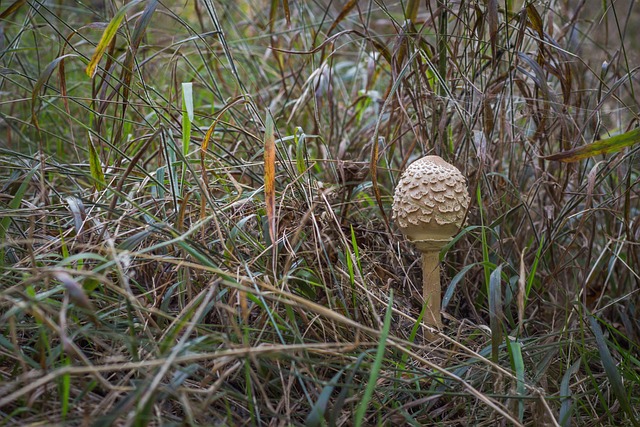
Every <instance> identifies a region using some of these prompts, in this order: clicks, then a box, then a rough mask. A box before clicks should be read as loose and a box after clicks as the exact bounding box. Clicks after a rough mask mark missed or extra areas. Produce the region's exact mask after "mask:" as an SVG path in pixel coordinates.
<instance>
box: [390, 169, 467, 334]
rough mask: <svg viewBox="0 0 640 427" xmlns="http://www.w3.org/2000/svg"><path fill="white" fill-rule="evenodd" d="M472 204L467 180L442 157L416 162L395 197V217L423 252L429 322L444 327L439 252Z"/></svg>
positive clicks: (408, 171)
mask: <svg viewBox="0 0 640 427" xmlns="http://www.w3.org/2000/svg"><path fill="white" fill-rule="evenodd" d="M468 207H469V191H468V190H467V180H466V179H465V177H464V176H463V175H462V174H461V173H460V171H459V170H458V169H457V168H456V167H455V166H453V165H450V164H449V163H447V162H445V161H444V160H443V159H442V158H440V157H438V156H426V157H423V158H421V159H418V160H416V161H415V162H413V163H412V164H411V165H410V166H409V167H408V168H407V169H406V170H405V171H404V173H403V174H402V176H401V177H400V181H399V182H398V185H397V186H396V190H395V194H394V196H393V218H394V219H395V220H396V223H397V224H398V226H399V227H400V231H402V233H403V234H404V235H405V236H406V237H407V238H408V239H409V240H410V241H411V242H413V243H414V244H415V245H416V247H417V248H418V250H420V251H421V252H422V269H423V297H424V299H425V302H426V303H427V311H426V313H425V322H426V323H428V324H430V325H432V326H435V327H438V328H439V327H441V326H442V321H441V318H440V294H441V291H440V261H439V253H440V251H441V250H442V248H443V247H444V246H445V245H446V244H447V243H449V242H450V241H451V239H452V238H453V236H455V235H456V234H457V233H458V231H459V230H460V227H461V226H462V222H463V221H464V218H465V216H466V212H467V208H468Z"/></svg>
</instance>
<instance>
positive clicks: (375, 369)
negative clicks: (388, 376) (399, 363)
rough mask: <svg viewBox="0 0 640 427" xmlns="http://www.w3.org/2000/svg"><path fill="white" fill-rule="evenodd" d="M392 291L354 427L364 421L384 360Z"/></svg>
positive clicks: (391, 311)
mask: <svg viewBox="0 0 640 427" xmlns="http://www.w3.org/2000/svg"><path fill="white" fill-rule="evenodd" d="M392 308H393V291H391V293H390V294H389V304H388V305H387V312H386V314H385V315H384V324H383V326H382V332H381V333H380V341H379V343H378V350H377V351H376V358H375V360H374V362H373V366H372V367H371V373H370V374H369V381H368V382H367V388H366V389H365V391H364V396H362V401H361V402H360V405H359V406H358V409H357V410H356V417H355V420H354V425H355V426H356V427H360V426H361V425H362V422H363V420H364V416H365V414H366V412H367V407H368V406H369V401H370V400H371V397H372V396H373V390H375V388H376V383H377V382H378V375H379V374H380V369H381V367H382V360H383V359H384V352H385V348H386V345H387V336H389V328H390V326H391V314H392V313H393V310H392Z"/></svg>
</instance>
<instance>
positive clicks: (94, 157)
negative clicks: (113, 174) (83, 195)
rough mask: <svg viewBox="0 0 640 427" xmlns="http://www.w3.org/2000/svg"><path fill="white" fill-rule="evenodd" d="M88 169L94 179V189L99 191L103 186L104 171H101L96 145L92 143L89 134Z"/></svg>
mask: <svg viewBox="0 0 640 427" xmlns="http://www.w3.org/2000/svg"><path fill="white" fill-rule="evenodd" d="M89 169H90V172H91V177H92V178H93V179H94V181H95V184H96V189H97V190H98V191H101V190H102V189H104V187H105V184H104V172H103V171H102V164H101V163H100V156H98V151H97V150H96V147H95V146H94V145H93V141H92V140H91V136H89Z"/></svg>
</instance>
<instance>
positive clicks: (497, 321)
mask: <svg viewBox="0 0 640 427" xmlns="http://www.w3.org/2000/svg"><path fill="white" fill-rule="evenodd" d="M501 275H502V265H499V266H498V267H497V268H496V269H495V270H494V271H493V272H492V273H491V278H490V279H489V326H490V327H491V360H492V361H493V363H498V350H499V349H500V343H501V342H502V322H501V320H502V284H501V278H502V277H501Z"/></svg>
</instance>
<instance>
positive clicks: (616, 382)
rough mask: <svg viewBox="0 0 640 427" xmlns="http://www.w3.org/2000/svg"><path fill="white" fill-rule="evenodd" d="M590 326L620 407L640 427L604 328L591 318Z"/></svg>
mask: <svg viewBox="0 0 640 427" xmlns="http://www.w3.org/2000/svg"><path fill="white" fill-rule="evenodd" d="M589 325H590V326H591V331H592V332H593V336H594V337H595V339H596V346H597V347H598V353H599V354H600V360H601V361H602V366H603V367H604V371H605V373H606V374H607V378H609V382H610V383H611V387H612V388H613V393H614V394H615V396H616V398H617V399H618V402H620V406H621V407H622V409H623V410H624V412H626V413H627V415H628V416H629V418H630V420H631V423H632V424H633V425H634V426H636V427H637V426H640V423H638V420H637V419H636V417H635V414H634V413H633V410H632V409H631V406H630V405H629V399H628V396H627V390H626V389H625V387H624V384H622V377H621V376H620V372H618V368H617V365H616V362H615V361H614V359H613V356H612V355H611V351H610V350H609V346H608V345H607V341H606V340H605V338H604V334H603V332H602V328H600V324H599V323H598V321H597V320H596V318H595V317H593V316H589Z"/></svg>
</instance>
